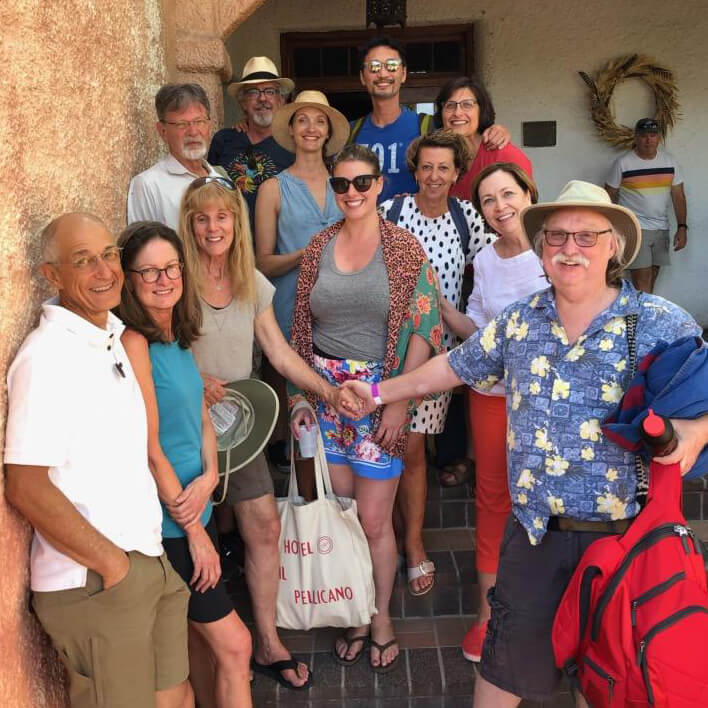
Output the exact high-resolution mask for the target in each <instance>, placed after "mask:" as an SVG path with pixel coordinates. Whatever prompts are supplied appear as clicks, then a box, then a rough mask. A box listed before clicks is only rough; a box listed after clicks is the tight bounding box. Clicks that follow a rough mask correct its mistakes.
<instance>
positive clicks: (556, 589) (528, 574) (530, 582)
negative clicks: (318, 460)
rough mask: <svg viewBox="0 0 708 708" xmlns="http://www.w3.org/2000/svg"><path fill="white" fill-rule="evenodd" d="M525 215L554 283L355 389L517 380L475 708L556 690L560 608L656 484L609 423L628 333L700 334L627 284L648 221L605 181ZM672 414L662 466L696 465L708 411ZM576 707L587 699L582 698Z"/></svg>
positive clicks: (627, 362) (680, 313) (372, 402)
mask: <svg viewBox="0 0 708 708" xmlns="http://www.w3.org/2000/svg"><path fill="white" fill-rule="evenodd" d="M521 217H522V221H523V223H524V228H525V229H526V233H527V235H528V236H529V239H530V241H531V243H532V244H533V245H534V248H535V250H536V252H537V253H538V255H539V257H540V258H541V261H542V264H543V268H544V270H545V272H546V276H547V278H548V280H549V282H550V285H551V286H550V287H549V288H548V289H546V290H543V291H541V292H539V293H536V294H535V295H533V296H531V297H529V298H527V299H525V300H521V301H520V302H516V303H514V304H512V305H510V306H509V307H507V308H506V309H505V310H504V311H503V312H502V313H501V314H500V315H499V316H498V317H497V318H496V319H494V320H492V321H491V322H490V323H489V325H488V326H487V327H486V328H485V329H483V330H480V331H479V332H476V333H475V334H474V335H473V336H472V337H470V338H469V339H468V340H467V341H466V342H464V343H463V344H461V345H460V346H459V347H457V348H456V349H453V350H452V351H451V352H450V353H449V354H448V355H447V356H446V355H440V356H437V357H435V358H434V359H431V360H430V361H429V362H427V363H426V364H425V365H423V366H421V367H420V368H419V369H417V370H416V371H413V372H411V373H410V374H405V375H403V376H398V377H396V378H394V379H390V380H388V381H385V382H383V383H380V384H379V385H378V388H377V389H376V390H373V391H372V390H371V387H370V386H368V385H367V384H363V383H359V382H357V383H349V384H345V385H346V386H349V387H352V388H354V390H355V392H356V393H357V394H358V395H360V396H361V397H362V398H365V399H366V401H367V404H366V408H367V410H371V409H373V408H374V407H375V406H376V405H382V404H387V403H390V402H392V401H397V400H401V399H409V398H416V397H419V396H424V395H425V394H427V393H431V392H434V391H443V390H447V389H451V388H454V387H455V386H458V385H460V383H463V382H464V383H466V384H467V385H469V386H472V387H474V388H475V389H478V390H481V391H485V390H489V389H490V388H491V387H492V386H493V385H494V384H495V383H496V382H497V381H499V380H501V379H502V378H504V376H505V375H506V381H505V383H506V396H507V412H508V416H509V423H508V433H507V471H508V480H509V488H510V490H511V498H512V514H511V516H510V518H509V520H508V522H507V526H506V529H505V531H504V538H503V540H502V544H501V548H500V560H499V572H498V575H497V583H496V586H495V587H494V588H492V590H490V594H489V601H490V605H491V607H492V616H491V619H490V621H489V626H488V629H487V634H486V637H485V642H484V646H483V649H482V660H481V664H480V670H479V677H478V679H477V681H476V685H475V701H474V705H475V706H476V707H477V708H479V707H482V708H505V707H507V706H509V707H511V706H517V705H518V704H519V702H520V701H521V700H522V699H524V698H525V699H529V700H534V701H539V702H540V701H545V700H548V699H549V698H550V697H551V695H552V694H553V693H554V691H555V690H556V689H557V688H558V684H559V681H560V672H559V671H558V670H557V669H556V668H555V663H554V656H553V647H552V643H551V627H552V625H553V618H554V615H555V611H556V608H557V606H558V603H559V602H560V599H561V597H562V595H563V592H564V590H565V588H566V586H567V584H568V582H569V580H570V578H571V576H572V574H573V571H574V570H575V567H576V566H577V564H578V562H579V561H580V557H581V556H582V554H583V552H584V550H585V549H586V548H587V547H588V546H589V545H590V544H591V543H592V542H593V541H595V540H597V539H599V538H602V537H603V536H604V535H606V534H612V533H623V532H624V531H625V530H626V529H627V528H628V526H629V524H631V521H632V518H633V517H634V516H636V514H637V513H638V512H639V504H638V498H641V496H642V492H644V493H645V492H646V489H643V488H642V486H643V485H641V484H640V483H639V482H640V481H639V480H638V478H637V473H636V468H635V463H634V458H633V456H632V455H631V453H629V452H627V451H625V450H624V449H623V448H620V447H619V446H618V445H615V444H614V443H612V442H610V441H609V440H608V439H607V438H605V437H604V436H603V434H602V431H601V429H600V423H601V421H602V420H603V419H605V418H606V417H607V416H608V415H609V414H610V413H611V412H612V411H613V410H614V408H615V407H616V406H617V403H618V402H619V400H620V399H621V398H622V394H623V392H624V391H625V390H626V389H627V387H628V384H629V382H630V378H631V374H630V370H631V368H632V366H631V364H632V361H631V360H632V357H631V355H630V339H631V340H632V341H633V342H634V344H635V346H636V350H635V351H636V360H637V361H641V359H642V358H643V357H644V355H645V354H647V352H648V351H649V350H650V349H652V347H653V346H654V345H655V344H656V343H657V342H658V341H659V340H660V339H661V340H664V341H666V342H673V341H675V340H677V339H679V338H681V337H683V336H689V335H690V336H698V337H700V335H701V329H700V327H699V326H698V325H697V324H696V322H695V321H694V320H693V318H692V317H691V316H690V315H689V314H688V313H687V312H685V311H684V310H682V309H681V308H680V307H678V306H677V305H674V304H673V303H670V302H668V301H667V300H664V299H662V298H660V297H657V296H655V295H649V294H646V293H643V292H640V291H638V290H636V289H635V288H634V286H633V285H631V284H630V283H629V282H628V281H625V280H622V278H621V275H622V271H623V270H624V268H625V267H626V266H627V265H628V264H629V263H631V262H632V259H633V258H634V257H635V256H636V254H637V252H638V250H639V247H640V242H641V228H640V226H639V222H638V221H637V218H636V217H635V216H634V214H633V213H632V212H631V211H630V210H629V209H626V208H625V207H621V206H618V205H616V204H613V203H612V201H611V200H610V197H609V195H608V194H607V192H606V191H605V190H604V189H602V188H600V187H598V186H596V185H593V184H590V183H588V182H580V181H572V182H569V183H568V184H567V185H566V186H565V187H564V188H563V190H562V192H561V194H560V196H559V197H558V199H557V200H556V201H555V202H549V203H545V204H536V205H532V206H529V207H527V208H526V209H525V210H524V211H523V212H522V214H521ZM633 325H634V326H633ZM372 394H373V395H372ZM374 396H376V398H375V399H374ZM673 423H674V427H675V430H676V431H677V435H678V440H679V442H678V447H677V448H676V450H675V451H674V452H673V453H672V454H671V455H669V456H667V457H665V458H663V460H662V461H665V462H666V463H668V464H670V463H680V464H681V470H682V471H683V472H687V471H688V470H689V469H690V468H691V466H692V465H693V463H694V461H695V459H696V457H697V455H698V453H699V452H700V451H701V450H702V448H703V447H704V446H705V444H706V443H707V442H708V416H706V417H703V418H698V419H696V420H675V421H673ZM578 705H581V706H584V705H586V704H585V702H584V701H583V700H582V698H581V697H578Z"/></svg>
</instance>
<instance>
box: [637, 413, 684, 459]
mask: <svg viewBox="0 0 708 708" xmlns="http://www.w3.org/2000/svg"><path fill="white" fill-rule="evenodd" d="M641 436H642V442H643V443H644V445H645V446H646V448H647V449H648V450H649V452H650V453H651V456H652V457H665V456H666V455H670V454H671V453H672V452H673V451H674V450H675V449H676V446H677V445H678V438H677V437H676V434H675V432H674V426H673V425H671V421H670V420H669V419H668V418H666V417H664V416H663V415H657V414H656V413H654V411H653V410H652V409H651V408H650V409H649V415H648V416H647V417H646V418H645V419H644V420H643V421H642V424H641Z"/></svg>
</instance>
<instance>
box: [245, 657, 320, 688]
mask: <svg viewBox="0 0 708 708" xmlns="http://www.w3.org/2000/svg"><path fill="white" fill-rule="evenodd" d="M298 663H302V662H297V661H295V659H293V658H292V657H290V658H289V659H283V660H282V661H274V662H273V663H272V664H259V663H258V662H257V661H256V660H255V659H252V660H251V666H252V667H253V670H254V671H255V672H256V673H257V674H263V676H268V678H272V679H273V680H274V681H277V682H278V683H279V684H280V685H281V686H285V688H289V689H290V690H291V691H304V690H305V689H307V688H310V686H311V685H312V671H310V667H309V666H308V667H307V671H308V675H307V681H305V683H303V684H302V686H295V685H294V684H292V683H290V681H288V680H287V679H286V678H285V677H284V676H283V674H281V673H280V672H281V671H287V669H292V670H293V671H294V672H295V673H296V674H297V675H298V676H299V674H298V673H297V666H298Z"/></svg>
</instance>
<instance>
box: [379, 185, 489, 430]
mask: <svg viewBox="0 0 708 708" xmlns="http://www.w3.org/2000/svg"><path fill="white" fill-rule="evenodd" d="M392 204H393V200H392V199H389V200H388V201H385V202H383V204H381V206H380V209H381V211H382V213H383V215H384V217H385V216H386V215H387V214H388V212H389V210H390V208H391V206H392ZM460 204H461V205H462V208H463V210H464V213H465V218H466V219H467V224H468V225H469V233H470V242H469V246H468V249H467V253H466V254H464V253H463V252H462V242H461V238H460V234H458V233H457V228H456V227H455V222H454V221H453V220H452V216H450V213H449V212H447V213H445V214H443V215H442V216H438V217H435V218H430V217H427V216H424V215H423V214H421V213H420V210H419V209H418V207H417V205H416V203H415V198H414V197H413V196H407V197H404V199H403V206H402V208H401V215H400V216H399V217H398V222H397V225H398V226H401V227H402V228H404V229H406V230H407V231H410V233H411V234H413V236H415V238H416V239H417V240H418V242H419V243H420V245H421V246H422V247H423V250H424V251H425V254H426V256H427V257H428V260H429V261H430V263H431V265H432V266H433V268H435V271H436V272H437V274H438V279H439V280H440V289H441V291H442V294H443V296H444V297H445V298H446V299H448V300H449V301H450V302H451V303H452V304H453V305H454V306H455V307H459V304H460V297H461V293H462V277H463V275H464V271H465V265H468V264H470V263H471V262H472V260H473V259H474V257H475V255H476V254H477V252H478V251H479V250H480V249H482V248H483V247H484V246H486V245H487V244H488V243H491V242H492V241H494V240H495V236H494V234H490V233H486V232H485V230H484V221H483V219H482V217H481V216H480V215H479V214H478V213H477V212H476V211H475V208H474V206H473V205H472V202H468V201H462V200H460ZM442 343H443V348H444V350H445V351H449V350H450V349H452V347H454V346H455V345H456V344H457V337H455V335H454V334H453V333H452V332H449V331H448V329H447V327H445V332H444V335H443V342H442ZM450 396H451V394H450V393H449V392H447V393H444V394H442V395H441V396H440V397H438V398H436V399H435V400H431V401H424V402H423V403H421V405H420V406H418V408H417V409H416V411H415V414H414V415H413V419H412V420H411V426H410V429H411V431H412V432H414V433H431V434H433V433H441V432H442V430H443V427H444V426H445V416H446V415H447V407H448V405H449V404H450Z"/></svg>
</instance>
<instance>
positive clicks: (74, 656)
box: [32, 551, 189, 708]
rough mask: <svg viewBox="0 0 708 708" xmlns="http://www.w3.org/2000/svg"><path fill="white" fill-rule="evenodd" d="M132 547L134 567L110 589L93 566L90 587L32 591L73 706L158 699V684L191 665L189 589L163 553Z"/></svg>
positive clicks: (138, 707) (133, 705) (122, 706)
mask: <svg viewBox="0 0 708 708" xmlns="http://www.w3.org/2000/svg"><path fill="white" fill-rule="evenodd" d="M128 555H129V558H130V570H129V571H128V575H126V576H125V578H124V579H123V580H121V581H120V582H119V583H118V584H117V585H113V586H112V587H110V588H108V590H103V581H102V578H101V576H100V575H98V574H97V573H95V572H94V571H92V570H89V571H88V575H87V578H86V585H85V587H81V588H72V589H71V590H58V591H55V592H35V593H33V596H32V605H33V607H34V610H35V612H36V613H37V617H38V618H39V621H40V622H41V623H42V626H43V627H44V629H45V630H46V632H47V634H49V636H50V637H51V639H52V642H53V643H54V646H55V647H56V649H57V651H58V652H59V656H60V657H61V659H62V661H63V662H64V665H65V666H66V669H67V671H68V673H69V679H70V687H69V692H70V697H71V706H72V708H94V707H98V706H108V707H110V708H143V706H145V707H147V706H154V705H155V691H162V690H165V689H168V688H172V687H173V686H177V685H178V684H180V683H182V682H183V681H184V680H185V679H186V678H187V675H188V673H189V660H188V657H187V602H188V600H189V590H188V589H187V587H186V585H185V584H184V583H183V582H182V579H181V578H180V577H179V575H177V573H176V572H175V571H174V570H173V569H172V566H171V565H170V562H169V561H168V560H167V556H166V555H165V554H164V553H163V554H162V556H160V557H151V556H145V555H143V554H142V553H138V552H137V551H131V552H130V553H129V554H128Z"/></svg>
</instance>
